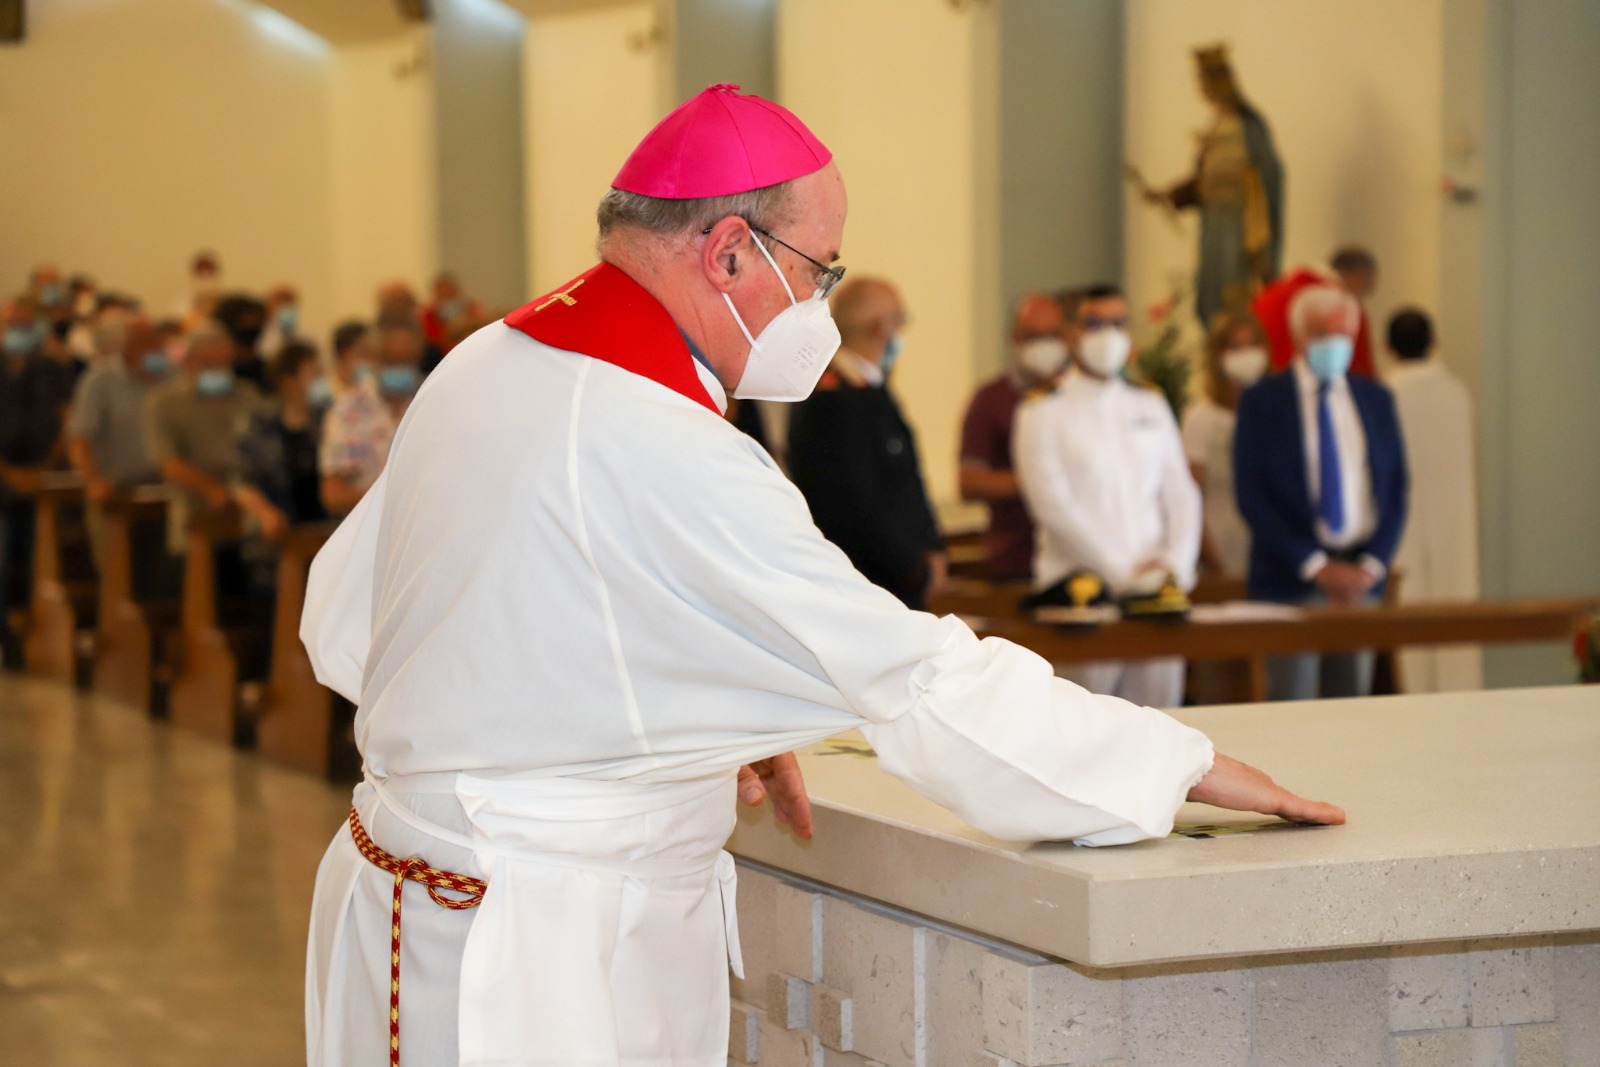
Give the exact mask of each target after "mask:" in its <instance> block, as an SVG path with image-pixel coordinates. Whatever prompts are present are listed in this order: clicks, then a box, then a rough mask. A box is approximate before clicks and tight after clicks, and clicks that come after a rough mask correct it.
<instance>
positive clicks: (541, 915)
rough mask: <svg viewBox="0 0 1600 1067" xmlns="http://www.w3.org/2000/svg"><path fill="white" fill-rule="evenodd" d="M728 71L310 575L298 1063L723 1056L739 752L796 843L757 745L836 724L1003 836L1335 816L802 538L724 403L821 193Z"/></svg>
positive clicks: (732, 939)
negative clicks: (337, 730) (1231, 813)
mask: <svg viewBox="0 0 1600 1067" xmlns="http://www.w3.org/2000/svg"><path fill="white" fill-rule="evenodd" d="M734 89H735V87H732V86H715V87H713V88H711V89H708V90H707V91H706V92H704V93H702V94H699V95H698V96H696V97H695V98H693V99H691V100H690V101H688V102H687V103H686V104H684V105H683V106H682V107H680V108H679V109H678V110H676V111H674V112H673V113H672V114H671V115H669V116H668V117H667V118H666V119H665V120H664V121H663V122H662V123H661V125H659V126H658V127H657V128H656V129H655V130H654V131H652V132H651V134H650V135H649V136H648V137H647V138H646V139H645V140H644V142H642V143H641V144H640V145H639V147H638V148H637V149H636V150H635V151H634V153H633V154H632V155H631V156H630V157H629V159H628V161H627V162H626V163H625V164H624V166H623V168H622V171H621V172H620V173H619V174H618V175H617V177H616V179H615V180H614V182H613V185H614V188H613V189H612V190H611V191H610V192H609V193H608V194H607V195H606V196H605V198H604V200H603V201H602V203H601V206H600V212H599V217H600V232H601V237H600V253H601V258H602V260H603V262H602V263H601V264H600V265H599V266H597V267H594V268H592V269H590V270H588V271H586V272H584V273H583V274H581V275H579V276H577V277H576V278H574V279H572V280H571V281H570V282H568V283H566V284H564V285H562V286H561V287H560V288H559V289H557V290H556V291H554V292H552V293H550V294H548V295H546V296H543V297H540V298H539V299H537V300H535V301H533V302H532V303H530V304H528V305H526V306H525V307H523V308H522V309H520V310H518V311H516V312H514V313H513V314H511V315H510V316H508V317H507V318H506V319H505V320H504V321H502V322H497V323H495V324H493V325H491V326H488V327H485V328H484V329H482V330H480V331H479V332H478V333H476V334H474V335H473V336H472V337H471V338H469V339H468V340H467V341H465V342H464V343H463V344H461V345H460V346H459V347H457V348H456V349H455V350H454V351H452V353H451V355H450V358H449V359H448V360H446V361H445V363H444V364H443V365H442V366H441V367H440V368H439V370H437V371H435V372H434V374H433V375H432V376H431V377H430V378H429V379H428V381H427V383H426V384H425V385H424V386H423V388H422V390H421V391H420V392H419V393H418V394H417V397H416V399H415V401H414V402H413V403H412V405H411V408H410V410H409V411H408V413H407V414H406V417H405V419H404V421H403V422H402V424H401V426H400V428H399V431H398V433H397V435H396V437H395V441H394V445H393V450H392V453H391V456H390V460H389V462H388V464H387V466H386V468H385V470H384V473H383V475H382V477H380V478H379V480H378V481H377V483H376V484H375V485H374V486H373V488H372V490H371V491H370V492H369V493H368V494H367V495H366V497H365V498H364V499H363V500H362V502H361V503H360V505H359V506H358V507H357V508H356V510H355V511H354V512H353V513H352V514H351V515H350V517H349V518H348V519H347V520H346V521H345V523H344V524H343V525H342V526H341V527H340V528H339V530H338V531H337V532H336V533H335V534H334V536H333V537H332V538H331V539H330V541H329V542H328V544H327V546H326V547H325V548H324V549H323V551H322V553H321V554H320V555H319V556H318V558H317V560H316V562H315V564H314V566H313V568H312V574H311V581H310V589H309V591H308V595H307V603H306V611H305V617H304V621H303V625H302V630H301V633H302V636H303V637H304V639H305V642H306V645H307V647H308V649H309V651H310V654H311V657H312V661H313V663H314V664H315V666H316V670H317V674H318V677H319V678H321V679H322V680H323V681H324V682H326V683H327V684H328V685H330V686H332V687H333V688H334V689H336V690H338V691H339V692H341V693H344V694H346V695H347V696H349V697H350V698H351V699H353V700H356V701H357V702H358V704H359V711H358V714H357V719H356V738H357V742H358V744H359V745H360V748H361V751H362V755H363V758H364V762H365V781H364V783H363V784H362V785H361V786H359V787H357V789H356V792H355V798H354V811H353V812H352V816H351V820H350V823H349V825H348V827H347V828H341V829H340V830H339V832H338V833H337V834H336V835H335V837H334V839H333V842H332V844H331V845H330V846H329V848H328V851H327V854H326V856H325V858H324V860H323V864H322V867H321V870H320V871H319V874H318V880H317V888H316V899H315V902H314V905H313V915H312V920H311V935H310V946H309V958H308V963H307V990H306V1015H307V1045H308V1060H309V1062H310V1063H311V1064H313V1065H333V1064H358V1063H361V1064H367V1063H377V1062H381V1060H382V1058H383V1057H384V1055H385V1054H386V1053H387V1054H389V1055H390V1058H391V1062H399V1058H400V1056H401V1054H402V1052H403V1055H404V1062H405V1064H406V1065H407V1067H424V1065H430V1067H431V1065H439V1064H456V1063H460V1064H464V1065H485V1067H486V1065H495V1067H508V1065H514V1064H526V1065H535V1064H537V1065H550V1067H556V1065H560V1067H580V1065H601V1064H605V1065H615V1064H625V1065H638V1067H643V1065H652V1067H659V1065H692V1067H713V1065H716V1067H721V1065H723V1064H724V1063H725V1062H726V1060H725V1057H726V1055H727V1034H728V980H727V966H728V964H729V963H730V962H731V964H732V965H733V967H734V969H735V970H736V971H737V970H738V968H739V952H738V941H737V932H736V927H735V922H734V916H733V911H732V907H733V900H734V897H733V881H734V871H733V866H732V861H731V860H730V858H729V857H728V856H727V854H726V853H724V852H722V851H721V846H722V844H723V842H724V840H725V839H726V837H727V835H728V833H729V832H730V830H731V828H732V826H733V820H734V807H735V790H736V788H740V787H739V786H736V783H737V782H739V777H738V775H739V769H740V767H741V765H742V764H749V763H752V762H753V761H766V762H763V763H762V764H760V766H761V767H762V768H764V770H765V771H766V772H767V773H768V774H769V786H770V787H771V792H772V794H773V799H774V801H775V802H777V803H780V804H781V805H782V806H783V808H784V810H785V811H787V813H788V814H789V816H790V818H791V820H792V821H794V822H795V823H796V824H797V825H798V826H799V827H800V829H801V830H802V832H805V827H804V824H805V822H806V820H807V818H808V809H807V807H806V801H805V798H804V793H803V790H802V789H800V788H799V786H798V774H797V772H795V770H794V764H793V760H792V757H789V756H785V755H781V754H785V753H788V752H789V751H790V750H791V749H793V748H794V747H796V746H799V745H804V744H807V743H809V742H812V741H815V740H818V739H821V738H823V737H826V736H828V735H830V734H834V733H837V732H839V731H841V730H847V729H850V728H853V727H854V728H861V729H862V730H864V731H865V732H866V734H867V736H868V737H869V738H870V740H871V741H872V743H873V745H874V746H875V748H876V749H877V753H878V758H879V761H880V763H881V764H882V766H883V767H884V769H885V770H887V771H888V772H890V773H891V774H894V775H896V776H898V777H900V778H902V779H904V780H905V781H907V782H909V783H910V784H911V785H913V786H914V787H915V788H917V789H919V790H921V791H922V792H924V793H925V794H927V795H929V796H931V797H933V798H935V799H936V800H938V801H940V802H941V803H944V804H946V805H948V806H949V807H951V808H952V809H953V810H955V811H956V812H959V813H960V814H961V815H963V816H964V817H965V818H967V819H968V820H969V821H971V822H972V823H973V824H974V825H976V826H978V827H980V828H982V829H984V830H987V831H988V832H990V833H992V834H996V835H998V836H1002V837H1006V838H1013V839H1032V838H1073V839H1077V840H1078V841H1080V842H1082V843H1084V844H1093V845H1101V844H1107V845H1108V844H1116V843H1120V842H1128V841H1136V840H1140V839H1143V838H1148V837H1159V836H1161V835H1163V834H1165V833H1167V832H1168V829H1169V827H1170V826H1171V823H1172V818H1173V814H1174V812H1175V810H1176V808H1177V806H1178V805H1179V804H1180V803H1182V801H1183V800H1184V798H1185V796H1189V797H1192V798H1196V799H1206V800H1210V801H1212V802H1214V803H1220V804H1224V805H1227V806H1233V807H1242V808H1249V809H1254V810H1260V811H1267V812H1276V813H1279V814H1283V815H1285V816H1288V817H1292V818H1296V819H1302V820H1307V821H1319V822H1338V821H1342V819H1343V814H1342V813H1341V812H1340V811H1339V810H1338V809H1336V808H1333V807H1332V806H1330V805H1325V804H1318V803H1313V802H1310V801H1305V800H1302V799H1300V798H1298V797H1296V796H1294V795H1292V794H1290V793H1288V792H1286V791H1285V790H1283V789H1282V788H1280V787H1278V786H1276V785H1274V784H1273V783H1272V782H1271V780H1270V779H1269V778H1267V777H1266V776H1265V775H1264V774H1262V773H1261V772H1259V771H1255V770H1253V769H1251V768H1248V767H1246V766H1245V765H1243V764H1240V763H1238V762H1236V761H1233V760H1230V759H1228V758H1227V757H1226V756H1222V755H1214V754H1213V752H1212V748H1211V745H1210V743H1209V742H1208V741H1207V740H1206V738H1205V737H1204V736H1203V735H1201V734H1200V733H1198V732H1196V731H1194V730H1192V729H1189V728H1188V727H1185V726H1182V725H1180V724H1178V723H1177V722H1175V721H1174V720H1172V719H1170V718H1168V717H1166V716H1165V715H1162V714H1160V713H1159V712H1156V711H1152V710H1150V709H1148V708H1141V707H1136V706H1134V705H1130V704H1126V703H1124V702H1122V701H1119V700H1115V699H1111V698H1105V697H1095V696H1091V695H1090V694H1088V693H1086V692H1084V691H1083V690H1081V689H1079V688H1077V687H1076V686H1074V685H1071V684H1069V683H1067V682H1064V681H1061V680H1058V679H1056V678H1054V677H1053V676H1052V674H1051V671H1050V667H1049V665H1048V664H1047V663H1045V662H1044V661H1043V660H1042V659H1040V658H1038V657H1037V656H1035V655H1033V654H1032V653H1030V652H1027V651H1026V650H1024V649H1021V648H1018V647H1016V646H1014V645H1010V644H1007V643H1005V642H1002V641H995V640H988V641H979V640H978V639H977V638H976V637H974V635H973V634H972V632H971V631H970V630H969V629H967V627H966V626H964V625H963V624H962V623H960V622H959V621H958V620H956V619H954V618H945V619H939V618H935V617H934V616H932V615H926V614H920V613H914V612H911V611H909V610H907V609H906V608H905V607H903V606H902V605H901V604H900V603H899V602H898V601H897V600H895V598H894V597H892V596H891V595H889V594H888V593H886V592H884V591H883V590H881V589H879V588H877V587H876V586H873V585H872V584H870V583H869V582H867V581H866V580H865V579H864V578H862V577H861V576H860V575H859V574H857V573H856V572H855V571H854V570H853V569H852V568H851V566H850V564H849V562H848V561H847V560H846V558H845V557H844V555H843V554H842V553H841V552H840V551H839V550H838V549H836V548H835V547H834V546H832V545H831V544H829V543H828V542H827V541H826V540H824V539H823V538H822V536H821V535H820V534H819V533H818V532H817V529H816V528H815V526H814V525H813V524H812V522H811V520H810V516H809V515H808V513H807V511H806V507H805V502H804V501H803V499H802V498H801V497H800V494H799V493H798V492H797V491H796V490H795V489H794V487H793V486H792V485H791V484H790V483H789V482H788V481H787V480H785V479H784V477H783V476H782V475H781V474H780V473H779V471H778V470H777V468H776V467H775V466H774V465H773V463H772V460H771V459H770V458H769V457H768V456H767V454H766V453H765V452H763V451H762V450H761V448H760V447H759V446H758V445H756V444H755V443H753V442H752V441H751V440H750V439H749V438H747V437H746V436H745V435H744V434H742V433H740V432H738V431H737V430H736V429H735V428H734V427H733V426H732V425H730V424H729V423H727V422H726V421H725V420H724V419H723V417H722V410H723V408H724V406H725V405H726V403H727V397H728V393H729V391H730V390H731V391H732V393H733V395H734V396H737V397H741V398H752V399H769V400H796V399H799V398H801V397H803V396H805V395H806V394H807V393H808V392H810V390H811V388H812V387H813V385H814V384H815V382H816V379H817V377H818V376H819V375H820V373H821V371H822V369H823V368H824V367H825V366H826V365H827V363H828V360H829V358H830V357H831V356H832V355H833V352H834V350H835V348H836V347H837V345H838V341H839V337H838V332H837V330H836V329H835V328H834V327H833V323H832V320H831V318H829V315H828V305H827V303H826V300H825V299H824V297H825V296H826V294H827V291H828V290H829V289H830V288H831V287H832V286H833V284H834V282H835V281H836V280H837V279H838V277H839V276H841V275H842V274H843V268H840V267H833V266H830V265H829V264H831V263H832V262H833V261H834V260H835V259H836V255H837V251H838V249H839V247H840V242H841V239H842V235H843V228H844V219H845V191H844V185H843V183H842V180H841V178H840V175H839V171H838V169H837V168H836V167H835V166H834V165H833V163H832V162H831V156H830V154H829V152H828V150H827V149H826V148H825V147H823V146H822V144H821V143H820V142H818V141H817V139H816V138H815V137H813V136H812V135H811V133H810V132H809V131H807V130H806V128H805V127H804V126H803V125H801V123H800V122H799V121H798V120H797V119H796V118H795V117H794V116H792V115H790V114H789V113H788V112H787V111H784V110H783V109H782V108H779V107H777V106H775V105H773V104H770V103H768V102H766V101H763V100H760V99H759V98H757V97H753V96H743V95H739V94H737V93H736V92H735V91H734ZM740 791H741V795H743V794H744V792H745V791H744V789H743V788H741V789H740ZM749 792H751V793H753V794H754V796H748V795H747V796H745V799H747V800H759V798H760V794H761V790H760V788H759V787H755V788H752V789H750V790H749ZM358 839H359V840H360V844H359V845H358V843H357V841H358ZM420 861H425V863H426V864H427V865H431V868H433V870H432V871H431V872H430V871H427V870H421V869H419V867H421V865H422V864H421V862H420ZM396 872H398V873H396ZM430 879H431V881H429V880H430ZM411 880H421V881H428V882H429V888H428V891H427V892H426V893H425V892H423V890H422V888H421V887H420V886H417V885H408V884H407V882H408V881H411ZM473 880H475V881H473ZM441 886H442V887H444V888H441ZM450 886H455V887H457V888H460V889H465V890H467V892H466V893H465V894H463V893H462V892H458V891H456V889H452V888H449V887H450ZM474 887H476V888H474ZM430 897H431V898H432V899H430ZM402 901H410V906H409V907H406V908H405V909H404V912H403V914H404V923H403V931H402V924H401V923H400V921H399V920H400V916H401V911H400V902H402ZM444 902H464V903H467V904H473V903H475V902H476V906H473V907H468V908H465V909H463V910H451V909H449V908H447V907H439V906H436V903H444ZM391 917H392V918H393V921H391ZM402 994H403V995H402ZM402 1005H403V1006H402Z"/></svg>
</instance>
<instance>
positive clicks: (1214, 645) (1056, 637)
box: [967, 595, 1600, 700]
mask: <svg viewBox="0 0 1600 1067" xmlns="http://www.w3.org/2000/svg"><path fill="white" fill-rule="evenodd" d="M1597 609H1600V595H1593V596H1580V597H1565V598H1542V599H1526V600H1502V601H1480V602H1476V603H1470V604H1461V603H1451V604H1401V605H1385V606H1382V607H1364V608H1308V609H1304V610H1302V611H1301V612H1299V613H1298V614H1297V615H1295V616H1294V617H1286V618H1278V619H1250V620H1241V621H1230V622H1169V623H1162V622H1145V621H1139V622H1129V621H1124V622H1117V623H1112V624H1110V625H1107V626H1102V627H1098V628H1096V629H1066V628H1061V627H1055V626H1047V625H1044V624H1042V623H1038V622H1034V621H1033V620H1032V619H1028V618H1024V617H1021V616H1017V615H1012V616H996V617H976V616H971V617H968V619H967V621H968V622H969V623H970V624H972V626H973V629H974V630H976V631H977V633H978V634H979V635H980V636H984V637H1003V638H1005V639H1007V640H1009V641H1015V642H1016V643H1017V644H1020V645H1023V646H1025V647H1027V648H1031V649H1033V651H1035V652H1037V653H1039V654H1040V655H1041V656H1044V657H1045V658H1046V659H1048V660H1050V661H1051V662H1053V663H1070V662H1076V661H1083V660H1100V659H1144V658H1148V657H1152V656H1182V657H1184V658H1185V659H1188V660H1231V659H1242V660H1247V661H1249V663H1250V665H1251V670H1250V684H1249V691H1248V694H1247V695H1248V697H1249V699H1251V700H1264V699H1266V691H1267V685H1266V660H1267V658H1268V657H1270V656H1283V655H1291V654H1293V653H1296V652H1356V651H1360V650H1363V649H1373V650H1376V651H1379V652H1382V651H1388V650H1393V649H1396V648H1402V647H1406V646H1409V645H1453V644H1494V643H1498V642H1527V641H1559V640H1567V639H1569V638H1570V637H1571V636H1572V634H1573V632H1574V631H1575V628H1576V626H1577V625H1578V622H1579V620H1581V619H1582V618H1584V617H1586V616H1587V615H1589V614H1590V613H1592V612H1594V611H1595V610H1597Z"/></svg>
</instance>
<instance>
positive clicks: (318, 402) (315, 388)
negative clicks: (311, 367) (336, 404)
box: [306, 377, 333, 408]
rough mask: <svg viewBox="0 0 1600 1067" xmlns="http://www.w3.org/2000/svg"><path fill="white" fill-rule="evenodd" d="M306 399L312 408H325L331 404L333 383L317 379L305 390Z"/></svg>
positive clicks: (325, 379)
mask: <svg viewBox="0 0 1600 1067" xmlns="http://www.w3.org/2000/svg"><path fill="white" fill-rule="evenodd" d="M306 399H307V400H309V401H311V406H312V407H319V408H325V407H329V406H331V405H332V404H333V383H332V382H330V381H328V379H327V378H326V377H322V378H318V379H317V380H316V381H314V382H312V383H311V385H310V386H309V387H307V389H306Z"/></svg>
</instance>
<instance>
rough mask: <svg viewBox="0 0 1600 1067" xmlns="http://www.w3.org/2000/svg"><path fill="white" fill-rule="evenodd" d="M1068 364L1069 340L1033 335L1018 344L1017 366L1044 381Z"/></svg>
mask: <svg viewBox="0 0 1600 1067" xmlns="http://www.w3.org/2000/svg"><path fill="white" fill-rule="evenodd" d="M1066 365H1067V342H1065V341H1063V340H1062V339H1061V338H1059V337H1033V338H1030V339H1028V340H1026V341H1024V342H1022V344H1020V345H1018V346H1017V366H1019V367H1021V368H1022V370H1023V371H1024V373H1026V374H1028V375H1030V376H1031V377H1033V378H1034V379H1036V380H1039V381H1043V380H1044V379H1046V378H1049V377H1052V376H1053V375H1055V374H1056V373H1058V372H1059V371H1060V370H1061V368H1062V367H1065V366H1066Z"/></svg>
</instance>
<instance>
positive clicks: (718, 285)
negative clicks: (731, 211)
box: [700, 215, 750, 293]
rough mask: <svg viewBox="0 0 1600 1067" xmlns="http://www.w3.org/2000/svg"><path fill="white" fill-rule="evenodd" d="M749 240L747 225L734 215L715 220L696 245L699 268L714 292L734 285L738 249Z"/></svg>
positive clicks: (736, 283) (737, 275)
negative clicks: (698, 244)
mask: <svg viewBox="0 0 1600 1067" xmlns="http://www.w3.org/2000/svg"><path fill="white" fill-rule="evenodd" d="M749 240H750V224H749V223H747V222H745V221H744V219H742V218H740V217H739V216H738V215H728V216H727V217H725V218H722V219H719V220H718V221H717V223H716V225H714V226H712V227H711V232H710V233H708V234H706V238H705V243H704V244H703V245H701V248H700V271H701V273H702V274H704V275H705V277H706V281H708V282H710V283H711V285H712V287H713V288H715V289H716V290H717V291H718V292H722V293H728V292H732V291H733V290H734V288H735V287H737V286H738V284H739V280H740V276H739V268H740V262H739V252H740V250H741V249H742V248H744V246H745V244H746V242H748V241H749Z"/></svg>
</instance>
